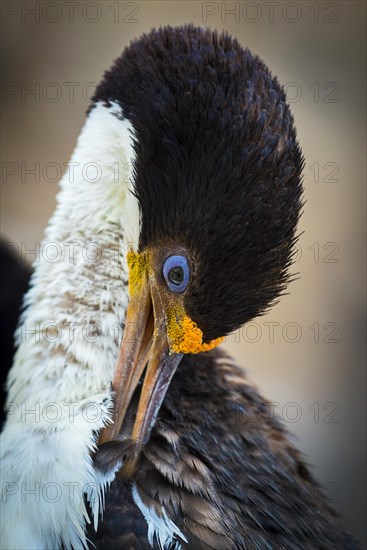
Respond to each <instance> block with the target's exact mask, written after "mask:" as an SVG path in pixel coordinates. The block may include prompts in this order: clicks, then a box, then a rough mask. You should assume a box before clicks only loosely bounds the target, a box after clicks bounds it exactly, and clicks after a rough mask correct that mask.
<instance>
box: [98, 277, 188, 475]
mask: <svg viewBox="0 0 367 550" xmlns="http://www.w3.org/2000/svg"><path fill="white" fill-rule="evenodd" d="M182 355H183V354H182V353H171V352H170V348H169V344H168V339H167V327H166V318H165V313H164V309H163V306H162V301H161V297H160V295H159V291H158V285H157V283H156V281H155V279H154V277H153V276H152V275H149V273H148V269H147V268H145V269H144V274H143V276H142V280H141V282H140V284H139V288H138V289H135V291H134V292H133V293H131V296H130V302H129V305H128V309H127V313H126V320H125V330H124V335H123V338H122V342H121V347H120V353H119V356H118V360H117V365H116V370H115V376H114V379H113V382H112V390H113V392H114V397H115V400H114V410H113V415H112V420H113V423H111V424H109V425H108V426H106V427H105V428H104V430H103V431H102V432H101V435H100V439H99V444H100V445H101V444H102V443H106V442H107V441H111V440H116V439H119V434H120V432H121V430H122V428H123V427H124V420H125V418H126V413H127V410H128V407H129V404H130V402H131V400H132V397H133V394H134V392H135V390H136V387H137V385H138V383H139V380H140V379H141V377H142V374H143V372H144V369H145V368H146V372H145V376H144V382H143V386H142V389H141V393H140V399H139V404H138V408H137V413H136V417H135V422H134V426H133V430H132V433H131V436H130V440H131V442H132V445H133V451H132V453H131V455H130V456H129V458H128V460H126V462H125V463H124V465H123V468H122V470H121V472H120V475H122V476H123V477H130V476H131V475H132V474H133V472H134V470H135V467H136V464H137V461H138V458H139V455H140V453H141V451H142V448H143V447H144V445H145V444H146V443H147V442H148V441H149V437H150V434H151V431H152V428H153V426H154V424H155V421H156V419H157V415H158V412H159V409H160V407H161V404H162V401H163V399H164V397H165V395H166V392H167V389H168V387H169V384H170V382H171V379H172V377H173V375H174V373H175V371H176V369H177V366H178V364H179V362H180V360H181V358H182Z"/></svg>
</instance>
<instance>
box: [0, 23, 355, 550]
mask: <svg viewBox="0 0 367 550" xmlns="http://www.w3.org/2000/svg"><path fill="white" fill-rule="evenodd" d="M70 168H71V169H70V170H68V172H67V173H66V174H65V176H64V177H63V179H62V181H61V191H60V194H59V196H58V206H57V209H56V212H55V214H54V216H53V217H52V219H51V221H50V224H49V226H48V229H47V232H46V237H45V244H47V245H48V246H49V245H50V243H52V244H53V246H54V250H55V258H56V259H55V261H54V260H53V259H52V258H51V260H50V259H49V254H48V256H47V258H48V259H49V261H47V260H46V259H43V261H42V262H41V263H40V264H39V265H37V267H36V270H35V274H34V275H33V279H32V287H31V289H30V291H29V292H28V294H27V297H26V305H27V309H26V312H25V314H24V316H23V323H22V325H21V326H20V328H19V331H18V341H19V342H20V345H19V349H18V351H17V354H16V357H15V361H14V365H13V367H12V370H11V372H10V375H9V379H8V391H9V395H8V409H9V412H8V418H7V422H6V425H5V428H4V431H3V434H2V464H1V469H2V482H3V485H2V486H3V505H2V508H3V509H2V522H3V525H2V548H6V549H8V550H9V549H10V548H16V549H20V548H22V549H24V548H27V549H31V548H33V549H37V550H40V549H41V548H42V549H44V548H52V549H57V548H64V549H70V548H75V549H76V548H81V547H87V546H88V545H90V547H91V548H93V545H95V546H96V547H97V548H101V549H102V548H103V549H104V550H105V549H107V550H112V549H128V548H151V547H153V548H165V549H167V548H192V549H193V550H199V549H213V548H214V549H218V550H219V549H223V550H229V549H246V550H252V549H256V550H267V549H269V550H270V549H276V550H278V549H287V550H295V549H298V550H306V549H312V550H315V549H319V550H330V549H345V548H350V549H351V548H356V546H355V543H354V542H353V541H352V539H351V538H350V537H348V535H346V534H345V532H344V530H343V528H342V526H341V523H340V521H339V519H338V517H337V515H336V514H335V513H334V511H333V510H332V509H331V508H330V507H329V505H328V503H327V501H326V498H325V496H324V495H323V493H322V490H321V488H320V486H319V485H318V483H317V482H316V481H315V480H314V478H313V477H312V475H311V474H310V472H309V470H308V467H307V465H306V464H305V462H304V461H303V459H302V457H301V456H300V453H299V452H298V451H297V450H296V449H295V447H294V446H293V444H292V443H291V441H290V438H289V436H288V434H287V432H286V430H285V429H284V427H283V426H282V424H281V422H280V421H279V420H278V419H277V418H273V417H272V416H271V415H270V414H269V407H268V403H267V401H266V400H264V399H263V398H262V397H261V396H260V395H259V393H258V391H257V390H256V389H255V388H254V386H253V385H252V384H251V382H250V381H249V380H248V379H247V378H246V375H245V373H244V371H243V370H242V369H241V368H240V367H239V366H237V365H236V364H235V363H234V361H233V360H232V359H231V358H230V357H228V356H227V355H226V354H225V353H224V352H222V351H221V350H220V349H218V348H217V346H218V344H220V343H221V342H222V340H223V338H224V337H225V336H226V335H228V334H229V333H230V332H232V331H233V330H235V329H237V328H238V327H240V326H241V325H243V324H244V323H246V322H248V321H249V320H251V319H253V318H254V317H256V316H258V315H261V314H263V313H264V312H266V311H267V310H268V308H269V307H270V306H271V305H272V304H274V302H275V301H276V300H277V299H278V297H279V295H280V294H282V293H283V292H284V290H285V288H286V286H287V283H288V282H289V279H290V274H289V268H290V266H291V263H292V255H293V250H294V244H295V242H296V240H297V234H296V231H297V222H298V218H299V215H300V211H301V209H302V204H303V199H302V168H303V157H302V153H301V149H300V146H299V144H298V142H297V137H296V130H295V126H294V120H293V117H292V115H291V113H290V110H289V107H288V105H287V102H286V97H285V93H284V90H283V88H282V87H281V85H280V84H279V83H278V81H277V79H276V78H275V77H273V76H272V75H271V73H270V71H269V70H268V68H267V67H266V66H265V64H264V63H263V62H262V61H261V60H260V59H259V58H258V57H256V56H254V55H253V54H252V53H250V51H249V50H248V49H243V48H242V47H241V45H240V44H239V43H238V42H237V40H235V39H232V38H231V37H230V36H229V35H228V34H226V33H217V32H215V31H212V30H204V29H201V28H197V27H194V26H192V25H187V26H183V27H177V28H172V27H165V28H161V29H159V30H153V31H152V32H151V33H150V34H147V35H143V36H142V37H141V38H140V39H139V40H137V41H135V42H133V43H132V44H131V45H130V46H129V47H128V48H127V49H125V51H124V52H123V54H122V56H121V57H120V58H118V59H117V60H116V62H115V63H114V65H113V66H112V68H111V69H110V70H109V71H107V72H106V74H105V76H104V78H103V80H102V82H101V83H100V85H99V86H98V88H97V90H96V93H95V96H94V99H93V103H92V105H91V107H90V110H89V113H88V117H87V121H86V124H85V126H84V128H83V130H82V132H81V135H80V137H79V139H78V143H77V146H76V149H75V152H74V154H73V157H72V162H71V164H70ZM60 251H61V253H60ZM121 327H123V328H124V334H123V337H122V338H121V334H120V329H121ZM22 331H23V332H22ZM21 333H22V335H23V336H24V335H25V336H26V337H22V338H21ZM111 381H112V390H111ZM103 508H105V509H104V512H103V511H102V509H103ZM90 519H91V520H92V524H90V525H88V522H89V521H90Z"/></svg>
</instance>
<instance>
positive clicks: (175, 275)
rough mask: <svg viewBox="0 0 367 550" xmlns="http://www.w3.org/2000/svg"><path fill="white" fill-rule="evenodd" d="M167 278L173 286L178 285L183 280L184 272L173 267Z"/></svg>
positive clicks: (179, 268) (180, 268)
mask: <svg viewBox="0 0 367 550" xmlns="http://www.w3.org/2000/svg"><path fill="white" fill-rule="evenodd" d="M168 276H169V279H170V281H171V282H172V283H174V284H175V285H179V284H180V283H182V281H183V279H184V272H183V269H182V267H179V266H178V267H173V268H172V269H171V270H170V272H169V274H168Z"/></svg>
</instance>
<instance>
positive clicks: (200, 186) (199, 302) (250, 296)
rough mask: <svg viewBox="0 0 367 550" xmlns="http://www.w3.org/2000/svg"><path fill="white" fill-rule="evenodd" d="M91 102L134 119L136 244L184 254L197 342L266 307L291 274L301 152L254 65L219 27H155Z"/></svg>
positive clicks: (271, 86)
mask: <svg viewBox="0 0 367 550" xmlns="http://www.w3.org/2000/svg"><path fill="white" fill-rule="evenodd" d="M94 101H95V102H97V101H102V102H104V103H107V104H108V103H110V102H111V101H114V102H117V103H118V104H119V105H120V106H121V108H122V111H123V114H124V116H125V117H126V118H127V119H128V120H129V121H130V122H131V123H132V125H133V127H134V130H135V144H134V147H135V153H136V161H135V166H134V182H135V192H136V196H137V198H138V200H139V204H140V209H141V217H142V228H141V234H140V242H139V248H140V250H142V249H144V248H146V247H149V246H152V245H154V246H156V245H158V246H171V245H180V246H183V247H184V248H185V249H186V250H187V251H188V253H189V256H190V263H191V282H190V287H189V288H188V289H187V292H186V293H185V298H184V300H185V308H186V311H187V312H188V314H189V315H190V317H191V318H192V319H193V320H194V321H195V322H196V323H197V324H198V326H199V327H200V328H201V329H202V331H203V333H204V337H205V339H206V340H210V339H212V338H217V337H219V336H224V335H226V334H228V333H229V332H231V331H232V330H234V329H236V328H237V327H239V326H240V325H242V324H244V323H245V322H247V321H249V320H250V319H252V318H253V317H255V316H257V315H259V314H261V313H263V312H264V311H266V309H267V308H268V307H269V306H270V305H272V304H273V303H274V300H276V298H277V297H278V296H279V294H280V293H281V292H282V291H284V289H285V286H286V284H287V282H288V279H289V275H288V268H289V266H290V264H291V258H292V251H293V246H294V243H295V240H296V237H295V231H296V226H297V221H298V218H299V214H300V210H301V207H302V198H301V195H302V185H301V172H302V168H303V158H302V154H301V150H300V147H299V145H298V143H297V139H296V130H295V127H294V122H293V117H292V115H291V113H290V110H289V107H288V105H287V103H286V97H285V92H284V90H283V89H282V87H281V86H280V84H279V83H278V81H277V79H276V78H274V77H273V76H272V75H271V73H270V71H269V70H268V69H267V67H266V66H265V65H264V63H263V62H262V61H261V60H260V59H259V58H258V57H256V56H254V55H252V54H251V52H250V51H249V50H247V49H243V48H242V47H241V46H240V44H239V43H238V42H237V40H235V39H233V38H231V37H230V36H229V35H228V34H225V33H222V34H218V33H217V32H215V31H214V32H213V31H211V30H203V29H201V28H198V27H194V26H192V25H188V26H184V27H179V28H171V27H165V28H163V29H159V30H158V31H156V30H153V31H152V32H151V33H149V34H148V35H144V36H143V37H142V38H140V39H139V40H137V41H135V42H133V43H132V44H131V45H130V46H129V47H128V48H127V49H125V51H124V52H123V54H122V55H121V57H119V58H118V59H117V60H116V61H115V63H114V65H113V66H112V68H111V69H110V70H109V71H107V72H106V74H105V77H104V79H103V80H102V82H101V84H100V85H99V86H98V88H97V90H96V93H95V96H94Z"/></svg>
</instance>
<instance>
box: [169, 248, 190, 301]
mask: <svg viewBox="0 0 367 550" xmlns="http://www.w3.org/2000/svg"><path fill="white" fill-rule="evenodd" d="M163 276H164V278H165V281H166V283H167V286H168V288H169V289H170V290H171V291H172V292H184V291H185V290H186V288H187V285H188V284H189V279H190V268H189V264H188V263H187V259H186V258H185V256H181V255H179V254H177V255H174V256H169V257H168V258H167V259H166V260H165V261H164V264H163Z"/></svg>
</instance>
